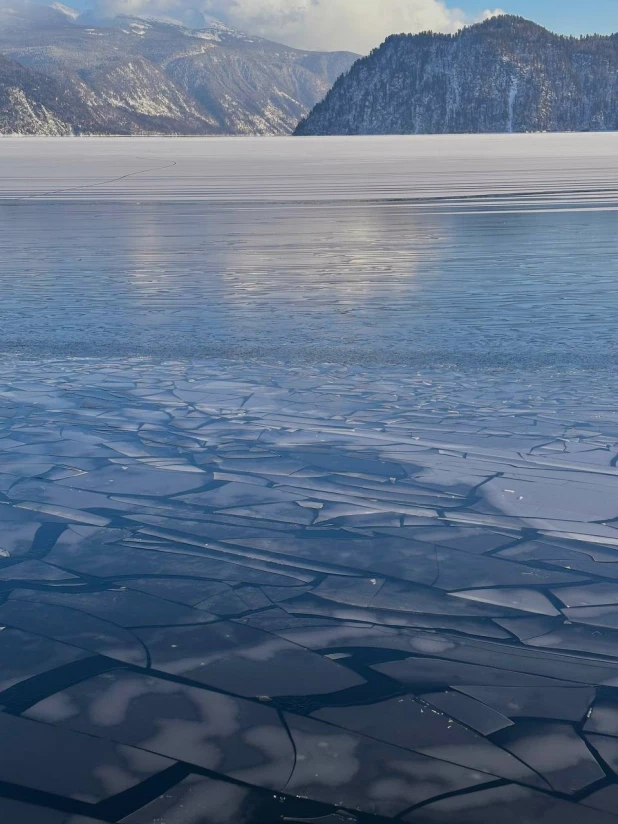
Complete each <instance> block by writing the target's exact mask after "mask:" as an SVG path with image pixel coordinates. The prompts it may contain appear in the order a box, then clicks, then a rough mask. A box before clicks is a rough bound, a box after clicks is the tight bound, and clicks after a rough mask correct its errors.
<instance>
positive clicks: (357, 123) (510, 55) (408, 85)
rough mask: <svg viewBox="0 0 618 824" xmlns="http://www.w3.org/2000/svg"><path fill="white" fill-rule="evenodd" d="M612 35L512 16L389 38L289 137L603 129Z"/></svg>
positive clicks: (613, 58)
mask: <svg viewBox="0 0 618 824" xmlns="http://www.w3.org/2000/svg"><path fill="white" fill-rule="evenodd" d="M616 100H618V36H617V35H586V36H582V37H580V38H577V37H568V36H563V35H557V34H554V33H553V32H550V31H548V30H547V29H545V28H543V27H542V26H540V25H538V24H537V23H534V22H532V21H530V20H527V19H525V18H523V17H517V16H514V15H499V16H497V17H492V18H489V19H488V20H485V21H483V22H481V23H478V24H475V25H474V26H469V27H466V28H464V29H461V30H460V31H459V32H456V33H455V34H440V33H434V32H421V33H420V34H416V35H409V34H394V35H391V36H390V37H388V38H387V39H386V40H385V41H384V43H382V45H381V46H379V47H378V48H376V49H374V50H373V51H372V52H371V53H370V54H369V55H368V56H367V57H364V58H360V59H359V60H358V61H356V63H354V64H353V65H352V66H351V68H350V69H349V70H348V72H346V73H344V74H343V75H342V76H341V77H340V78H339V79H338V80H337V81H336V83H335V84H334V85H333V87H332V89H331V90H330V91H329V92H328V93H327V95H326V97H325V98H324V99H323V100H322V101H320V102H319V103H318V104H316V106H315V107H314V108H313V109H312V111H311V112H310V113H309V114H308V115H307V116H306V117H304V118H303V119H301V121H300V123H299V125H298V126H297V128H296V130H295V134H296V135H334V134H338V135H345V134H444V133H487V132H512V131H515V132H526V131H591V130H594V131H610V130H614V129H617V128H618V108H617V106H616Z"/></svg>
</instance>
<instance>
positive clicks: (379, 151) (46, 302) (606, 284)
mask: <svg viewBox="0 0 618 824" xmlns="http://www.w3.org/2000/svg"><path fill="white" fill-rule="evenodd" d="M614 144H615V136H613V135H557V136H542V135H541V136H513V137H509V136H505V137H490V136H488V137H478V138H477V137H462V138H433V137H432V138H431V139H426V138H418V139H417V138H393V139H390V138H386V139H378V140H374V139H368V140H365V139H362V138H359V139H356V140H355V139H351V140H332V141H322V140H297V141H294V140H291V139H290V140H268V139H266V140H263V141H260V140H244V139H243V140H229V141H219V140H213V141H201V140H173V139H170V140H158V139H152V140H122V139H119V140H109V141H102V140H96V139H88V140H66V141H64V142H63V141H54V140H43V141H39V140H13V139H8V140H2V141H0V172H1V173H2V174H0V198H3V199H2V200H1V201H0V212H1V215H0V217H1V218H2V221H1V223H0V253H1V254H2V259H3V261H4V268H3V270H2V272H0V288H1V289H2V302H1V305H0V351H1V352H2V354H1V355H0V658H1V661H0V735H1V737H2V756H1V757H0V820H2V822H3V824H4V818H6V819H7V822H8V821H11V824H12V822H13V821H15V822H17V821H19V822H20V824H48V822H49V824H92V822H97V821H104V822H118V823H119V824H120V822H127V824H155V822H156V824H162V823H163V822H165V824H283V822H318V824H371V823H372V822H374V823H375V824H385V822H387V821H393V820H397V821H402V822H409V824H434V822H435V824H495V822H496V821H501V822H502V821H503V822H505V824H507V822H508V824H511V823H512V824H540V823H541V822H543V824H581V822H583V821H585V822H586V823H587V824H588V822H590V824H611V822H614V823H615V824H616V822H618V811H617V810H616V804H615V799H616V797H617V794H618V411H617V407H616V398H617V397H618V379H617V377H616V374H615V370H614V369H613V367H612V359H613V358H614V353H615V343H616V336H617V333H616V328H618V327H617V325H616V322H615V319H616V316H617V312H616V310H617V309H618V299H617V297H616V289H615V283H616V275H617V271H616V261H617V260H618V245H617V240H616V238H617V237H618V235H617V233H616V218H615V209H616V204H617V203H618V199H617V198H616V194H615V190H616V172H617V161H616V153H615V151H614ZM172 162H174V163H176V165H172ZM164 167H165V168H164ZM146 168H150V169H151V171H144V170H145V169H146ZM359 170H360V171H359ZM112 178H113V179H112ZM105 181H109V182H105ZM60 190H61V191H60ZM335 201H337V202H335Z"/></svg>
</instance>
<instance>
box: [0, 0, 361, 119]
mask: <svg viewBox="0 0 618 824" xmlns="http://www.w3.org/2000/svg"><path fill="white" fill-rule="evenodd" d="M0 56H3V57H4V60H2V62H0V94H1V95H2V97H1V98H0V101H1V103H2V109H1V112H0V133H4V134H6V133H11V132H19V133H28V134H30V133H33V134H36V133H44V134H72V133H103V134H177V133H180V134H194V135H199V134H286V133H290V132H291V131H293V129H294V127H295V126H296V124H297V123H298V120H299V119H300V118H301V117H302V116H303V115H304V114H306V113H307V112H308V111H309V110H310V109H311V107H312V106H314V105H315V103H317V102H318V100H320V99H321V98H322V97H323V96H324V95H325V94H326V92H327V91H328V89H329V88H330V87H331V86H332V84H333V82H334V81H335V80H336V78H337V77H338V76H339V75H340V74H341V73H342V72H345V71H347V70H348V69H349V67H350V66H351V65H352V63H353V62H354V61H355V60H356V58H357V55H354V54H350V53H348V52H333V53H329V52H326V53H322V52H307V51H302V50H299V49H293V48H289V47H288V46H282V45H280V44H278V43H272V42H270V41H268V40H263V39H261V38H257V37H249V36H247V35H245V34H243V33H241V32H237V31H234V30H232V29H230V28H228V27H227V26H224V25H223V24H221V23H217V22H213V23H211V24H210V25H208V26H207V27H206V28H204V29H201V30H193V29H188V28H185V27H184V26H181V25H179V24H175V23H173V22H167V21H164V20H157V19H142V18H137V17H128V16H122V17H116V18H114V19H112V20H106V21H96V20H93V19H91V18H89V17H88V15H80V13H79V12H77V11H76V10H75V9H72V8H70V7H69V6H65V5H63V4H62V3H54V4H53V5H52V6H39V5H34V4H32V5H28V4H24V3H23V0H20V4H19V5H18V6H16V7H14V8H13V7H10V6H7V5H2V7H1V8H0Z"/></svg>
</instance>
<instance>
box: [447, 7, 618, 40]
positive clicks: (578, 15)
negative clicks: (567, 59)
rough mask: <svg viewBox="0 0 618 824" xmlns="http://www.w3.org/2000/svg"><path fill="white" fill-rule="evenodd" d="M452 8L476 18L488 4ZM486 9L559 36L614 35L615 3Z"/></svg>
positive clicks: (616, 22)
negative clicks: (515, 16) (517, 16)
mask: <svg viewBox="0 0 618 824" xmlns="http://www.w3.org/2000/svg"><path fill="white" fill-rule="evenodd" d="M449 5H451V4H449ZM452 5H458V6H460V7H461V8H462V9H464V10H465V11H467V12H469V13H470V14H473V15H477V14H479V13H480V12H481V11H482V10H483V9H485V8H487V5H488V4H487V3H485V4H483V3H479V2H477V0H473V2H470V0H459V2H455V3H453V4H452ZM489 5H491V6H496V5H497V6H500V7H501V8H503V9H504V10H505V11H508V12H509V13H510V14H520V15H521V16H522V17H528V18H529V19H530V20H534V21H536V22H537V23H541V25H543V26H547V28H550V29H552V30H553V31H557V32H560V33H563V34H584V33H589V32H599V33H601V34H610V33H613V32H617V31H618V0H588V2H586V3H585V2H582V0H502V2H500V0H496V2H495V3H490V4H489Z"/></svg>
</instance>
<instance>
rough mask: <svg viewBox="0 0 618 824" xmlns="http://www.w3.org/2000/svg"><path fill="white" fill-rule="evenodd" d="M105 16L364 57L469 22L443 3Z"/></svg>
mask: <svg viewBox="0 0 618 824" xmlns="http://www.w3.org/2000/svg"><path fill="white" fill-rule="evenodd" d="M97 5H98V8H99V10H100V11H102V12H105V13H106V14H153V15H155V14H156V15H168V16H170V17H174V18H176V19H182V20H185V21H187V23H189V24H191V25H195V20H196V16H198V15H206V16H208V15H212V16H213V17H216V18H217V19H219V20H222V21H223V22H225V23H227V24H228V25H230V26H233V27H235V28H238V29H242V30H243V31H246V32H248V33H250V34H255V35H260V36H261V37H266V38H268V39H271V40H276V41H278V42H283V43H287V44H289V45H291V46H298V47H299V48H306V49H324V50H336V49H349V50H350V51H356V52H360V53H367V52H369V51H370V50H371V49H372V48H374V47H375V46H378V45H379V44H380V43H381V42H382V41H383V40H384V38H385V37H387V36H388V35H389V34H393V33H399V32H419V31H426V30H428V29H432V30H433V31H441V32H453V31H456V30H457V29H459V28H461V26H463V25H465V24H466V23H473V22H476V21H477V20H480V19H485V18H486V17H490V16H492V15H493V14H497V13H500V12H499V10H495V11H486V12H484V13H483V14H482V15H481V16H480V17H478V18H475V19H471V18H470V17H469V16H468V15H466V14H465V13H464V12H463V11H461V10H460V9H457V8H451V7H449V6H448V5H447V3H446V2H445V0H98V4H97Z"/></svg>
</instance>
